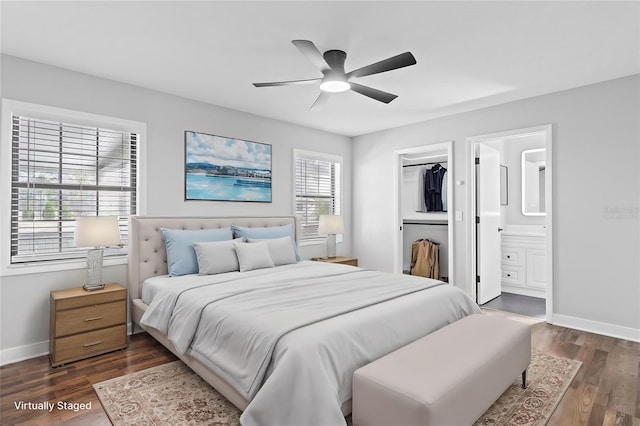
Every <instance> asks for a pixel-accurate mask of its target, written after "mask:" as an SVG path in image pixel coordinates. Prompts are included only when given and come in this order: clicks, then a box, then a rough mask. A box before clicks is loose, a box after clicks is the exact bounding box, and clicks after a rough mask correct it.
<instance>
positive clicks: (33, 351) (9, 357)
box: [0, 323, 132, 365]
mask: <svg viewBox="0 0 640 426" xmlns="http://www.w3.org/2000/svg"><path fill="white" fill-rule="evenodd" d="M131 329H132V324H131V323H127V335H129V336H130V335H131V334H132V333H131ZM48 354H49V341H48V340H45V341H43V342H38V343H31V344H30V345H24V346H18V347H15V348H9V349H3V350H2V351H0V365H7V364H13V363H14V362H20V361H24V360H25V359H31V358H36V357H39V356H42V355H48Z"/></svg>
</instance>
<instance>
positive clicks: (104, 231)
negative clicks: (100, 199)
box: [74, 216, 120, 291]
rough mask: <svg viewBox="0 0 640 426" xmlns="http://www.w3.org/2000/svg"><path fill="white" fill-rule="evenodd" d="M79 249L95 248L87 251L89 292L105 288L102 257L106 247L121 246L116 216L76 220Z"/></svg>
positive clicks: (87, 283)
mask: <svg viewBox="0 0 640 426" xmlns="http://www.w3.org/2000/svg"><path fill="white" fill-rule="evenodd" d="M74 239H75V244H76V246H78V247H94V248H92V249H89V250H87V282H86V283H85V285H84V286H83V288H84V289H85V290H87V291H91V290H98V289H101V288H104V282H102V255H103V254H104V247H108V246H115V245H119V244H120V227H119V226H118V218H117V217H115V216H97V217H96V216H82V217H79V218H77V219H76V229H75V232H74Z"/></svg>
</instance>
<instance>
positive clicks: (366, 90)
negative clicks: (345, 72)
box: [349, 82, 398, 104]
mask: <svg viewBox="0 0 640 426" xmlns="http://www.w3.org/2000/svg"><path fill="white" fill-rule="evenodd" d="M349 84H351V90H353V91H354V92H358V93H360V94H361V95H365V96H368V97H370V98H371V99H375V100H376V101H380V102H384V103H385V104H388V103H389V102H391V101H392V100H394V99H395V98H397V97H398V95H394V94H393V93H388V92H383V91H382V90H378V89H374V88H371V87H367V86H363V85H361V84H356V83H352V82H349Z"/></svg>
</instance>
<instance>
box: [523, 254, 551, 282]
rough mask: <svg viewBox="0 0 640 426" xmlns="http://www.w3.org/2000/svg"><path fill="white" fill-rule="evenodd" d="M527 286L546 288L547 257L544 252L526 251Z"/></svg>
mask: <svg viewBox="0 0 640 426" xmlns="http://www.w3.org/2000/svg"><path fill="white" fill-rule="evenodd" d="M527 286H530V287H535V288H542V289H544V288H546V287H547V256H546V252H545V251H544V250H532V249H527Z"/></svg>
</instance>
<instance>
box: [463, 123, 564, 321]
mask: <svg viewBox="0 0 640 426" xmlns="http://www.w3.org/2000/svg"><path fill="white" fill-rule="evenodd" d="M539 133H544V135H545V147H546V149H547V151H546V158H545V161H546V172H545V173H546V176H545V178H546V179H545V210H546V214H545V227H546V230H547V238H546V256H547V259H546V260H547V288H546V291H545V300H546V315H547V318H546V321H547V322H548V323H549V324H553V318H555V316H554V310H553V192H552V183H553V162H552V158H553V155H552V154H553V137H552V136H553V129H552V126H551V124H546V125H542V126H536V127H528V128H524V129H515V130H507V131H504V132H497V133H490V134H486V135H478V136H471V137H468V138H467V149H466V150H467V182H468V183H469V186H468V191H467V192H468V199H467V203H468V204H467V206H468V211H469V214H468V215H467V216H468V219H469V220H467V247H468V248H467V250H468V256H467V277H468V279H469V281H470V282H472V285H471V287H472V288H471V296H472V298H473V300H476V285H475V276H476V273H475V271H476V233H475V229H474V227H475V215H476V191H475V186H476V174H475V145H476V143H478V142H481V141H483V142H486V141H491V140H498V139H505V138H514V137H524V136H530V135H532V134H539Z"/></svg>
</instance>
